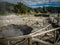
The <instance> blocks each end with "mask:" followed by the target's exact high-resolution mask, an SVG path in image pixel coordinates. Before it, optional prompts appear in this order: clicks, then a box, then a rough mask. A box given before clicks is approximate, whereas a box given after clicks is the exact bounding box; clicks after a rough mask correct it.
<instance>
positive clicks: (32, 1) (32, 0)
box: [2, 0, 60, 7]
mask: <svg viewBox="0 0 60 45" xmlns="http://www.w3.org/2000/svg"><path fill="white" fill-rule="evenodd" d="M2 1H7V2H10V3H17V2H22V3H24V4H25V5H27V6H29V7H33V5H35V6H34V7H39V6H42V5H41V4H45V3H54V2H55V3H56V2H60V0H2ZM38 4H39V6H37V5H38ZM47 6H49V5H47Z"/></svg>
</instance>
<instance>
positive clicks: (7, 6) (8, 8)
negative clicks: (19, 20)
mask: <svg viewBox="0 0 60 45" xmlns="http://www.w3.org/2000/svg"><path fill="white" fill-rule="evenodd" d="M13 5H14V4H11V3H8V2H0V14H3V13H10V12H13V10H14V8H13Z"/></svg>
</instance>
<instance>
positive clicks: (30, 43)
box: [28, 37, 32, 45]
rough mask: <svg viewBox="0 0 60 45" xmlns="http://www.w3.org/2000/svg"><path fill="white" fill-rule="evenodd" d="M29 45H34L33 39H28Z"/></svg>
mask: <svg viewBox="0 0 60 45" xmlns="http://www.w3.org/2000/svg"><path fill="white" fill-rule="evenodd" d="M28 45H32V37H30V38H28Z"/></svg>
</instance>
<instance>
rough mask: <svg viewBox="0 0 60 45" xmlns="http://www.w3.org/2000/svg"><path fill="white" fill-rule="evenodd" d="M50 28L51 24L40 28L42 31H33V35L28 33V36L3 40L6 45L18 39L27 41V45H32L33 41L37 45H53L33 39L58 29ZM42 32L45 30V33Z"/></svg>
mask: <svg viewBox="0 0 60 45" xmlns="http://www.w3.org/2000/svg"><path fill="white" fill-rule="evenodd" d="M50 26H51V24H49V25H47V26H46V27H44V28H42V29H40V30H38V31H35V32H34V33H30V34H28V35H24V36H17V37H7V38H5V39H3V40H5V41H7V44H6V45H11V44H10V42H11V41H13V40H19V39H24V38H26V39H28V45H32V42H33V41H36V42H38V44H37V45H39V44H40V43H43V44H46V45H53V44H51V43H49V42H46V41H43V40H40V39H37V38H34V37H36V36H40V35H42V34H47V33H48V32H52V31H56V30H57V29H60V27H58V28H54V29H50ZM47 28H48V29H47ZM46 29H47V30H46ZM49 29H50V30H49ZM44 30H46V31H44ZM40 31H42V32H40Z"/></svg>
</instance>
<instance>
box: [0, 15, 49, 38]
mask: <svg viewBox="0 0 60 45" xmlns="http://www.w3.org/2000/svg"><path fill="white" fill-rule="evenodd" d="M48 24H49V23H48V21H47V17H42V16H41V17H35V16H16V15H9V16H0V37H2V36H3V37H10V36H20V35H27V34H29V33H33V32H35V31H37V30H39V29H41V28H43V27H45V26H47V25H48Z"/></svg>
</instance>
